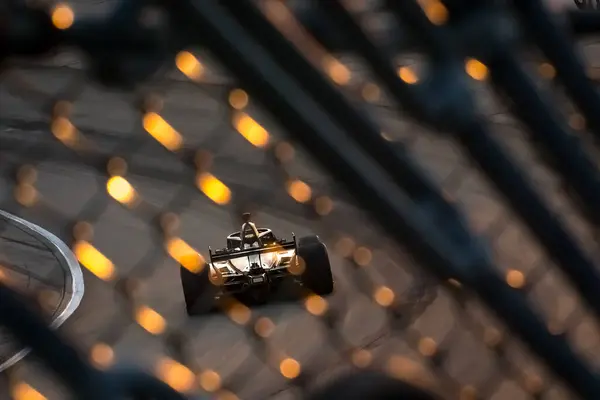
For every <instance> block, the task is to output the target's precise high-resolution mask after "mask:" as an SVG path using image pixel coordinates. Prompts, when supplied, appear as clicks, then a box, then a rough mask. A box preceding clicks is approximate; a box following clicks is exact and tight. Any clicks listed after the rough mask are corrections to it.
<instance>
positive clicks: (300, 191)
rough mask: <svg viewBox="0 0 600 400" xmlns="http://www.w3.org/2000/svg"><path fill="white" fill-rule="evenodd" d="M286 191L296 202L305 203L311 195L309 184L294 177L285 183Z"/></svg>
mask: <svg viewBox="0 0 600 400" xmlns="http://www.w3.org/2000/svg"><path fill="white" fill-rule="evenodd" d="M287 191H288V193H289V195H290V196H291V197H292V198H293V199H294V200H296V201H297V202H298V203H306V202H307V201H309V200H310V198H311V196H312V190H311V189H310V186H308V185H307V184H306V183H304V182H302V181H301V180H299V179H295V180H293V181H291V182H288V183H287Z"/></svg>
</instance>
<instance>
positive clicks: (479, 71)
mask: <svg viewBox="0 0 600 400" xmlns="http://www.w3.org/2000/svg"><path fill="white" fill-rule="evenodd" d="M465 70H466V71H467V74H469V76H470V77H471V78H473V79H475V80H477V81H483V80H485V79H486V78H487V76H488V68H487V67H486V66H485V64H483V63H482V62H481V61H479V60H476V59H474V58H469V59H468V60H467V62H466V63H465Z"/></svg>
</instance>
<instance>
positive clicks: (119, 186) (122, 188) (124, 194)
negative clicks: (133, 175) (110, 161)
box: [106, 176, 137, 205]
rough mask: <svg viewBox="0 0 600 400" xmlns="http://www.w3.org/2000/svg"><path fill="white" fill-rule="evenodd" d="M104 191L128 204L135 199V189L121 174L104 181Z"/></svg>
mask: <svg viewBox="0 0 600 400" xmlns="http://www.w3.org/2000/svg"><path fill="white" fill-rule="evenodd" d="M106 191H107V192H108V194H109V195H110V196H111V197H112V198H113V199H115V200H117V201H118V202H119V203H122V204H127V205H130V204H132V203H133V202H134V201H135V200H136V199H137V194H136V192H135V189H134V188H133V186H131V184H130V183H129V182H128V181H127V180H126V179H125V178H123V177H122V176H113V177H112V178H110V179H109V180H108V182H107V183H106Z"/></svg>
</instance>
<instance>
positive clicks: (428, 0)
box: [418, 0, 448, 25]
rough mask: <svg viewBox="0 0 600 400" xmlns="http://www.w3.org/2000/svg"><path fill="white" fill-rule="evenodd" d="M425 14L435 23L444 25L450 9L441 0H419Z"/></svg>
mask: <svg viewBox="0 0 600 400" xmlns="http://www.w3.org/2000/svg"><path fill="white" fill-rule="evenodd" d="M418 1H419V4H420V5H421V8H423V11H425V15H427V18H429V20H430V21H431V23H432V24H434V25H443V24H444V23H446V21H447V20H448V9H447V8H446V6H444V5H443V4H442V2H441V1H440V0H418Z"/></svg>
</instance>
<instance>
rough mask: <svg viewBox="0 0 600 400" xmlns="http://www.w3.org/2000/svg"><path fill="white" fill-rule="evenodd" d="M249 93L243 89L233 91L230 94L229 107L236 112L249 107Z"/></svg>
mask: <svg viewBox="0 0 600 400" xmlns="http://www.w3.org/2000/svg"><path fill="white" fill-rule="evenodd" d="M248 101H249V98H248V93H246V92H245V91H244V90H242V89H233V90H232V91H231V92H230V93H229V105H230V106H231V107H233V108H235V109H236V110H242V109H244V108H246V106H247V105H248Z"/></svg>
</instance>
